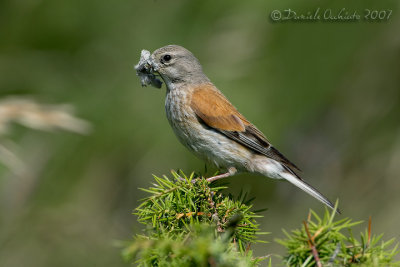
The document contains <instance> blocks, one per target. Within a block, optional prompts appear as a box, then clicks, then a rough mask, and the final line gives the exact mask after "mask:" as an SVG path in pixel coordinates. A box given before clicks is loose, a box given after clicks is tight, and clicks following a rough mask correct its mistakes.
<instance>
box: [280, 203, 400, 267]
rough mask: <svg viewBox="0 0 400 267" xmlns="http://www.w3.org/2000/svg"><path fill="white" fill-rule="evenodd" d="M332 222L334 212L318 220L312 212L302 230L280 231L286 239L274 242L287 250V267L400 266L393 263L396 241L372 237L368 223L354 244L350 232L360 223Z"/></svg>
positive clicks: (349, 221)
mask: <svg viewBox="0 0 400 267" xmlns="http://www.w3.org/2000/svg"><path fill="white" fill-rule="evenodd" d="M334 218H335V211H332V213H329V211H328V210H325V214H324V216H323V217H322V218H321V217H320V216H318V215H317V214H316V213H315V212H314V211H312V210H311V211H310V213H309V215H308V219H307V221H304V222H303V226H302V227H301V228H299V229H295V230H292V231H291V232H290V233H289V232H287V231H285V230H283V232H284V234H285V235H286V239H277V240H276V241H277V242H278V243H280V244H281V245H283V246H284V247H285V248H286V249H287V254H286V255H285V256H284V262H285V263H286V264H287V266H302V267H309V266H375V267H378V266H400V262H395V261H394V256H395V255H396V254H397V253H398V252H399V250H398V246H397V245H395V246H392V245H393V243H394V241H395V240H394V239H390V240H389V241H386V242H385V241H382V236H383V234H380V235H373V234H372V233H371V219H370V221H369V224H368V228H367V229H366V230H365V232H364V233H361V238H360V240H357V239H356V238H355V237H354V235H353V230H352V228H353V227H354V226H356V225H359V224H361V223H362V222H361V221H357V222H353V221H352V220H351V219H349V218H343V219H340V220H337V221H334Z"/></svg>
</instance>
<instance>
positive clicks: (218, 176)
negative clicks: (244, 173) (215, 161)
mask: <svg viewBox="0 0 400 267" xmlns="http://www.w3.org/2000/svg"><path fill="white" fill-rule="evenodd" d="M235 173H237V170H236V168H235V167H230V168H228V172H226V173H222V174H219V175H216V176H213V177H209V178H207V182H209V183H211V182H214V181H216V180H219V179H222V178H227V177H229V176H232V175H234V174H235Z"/></svg>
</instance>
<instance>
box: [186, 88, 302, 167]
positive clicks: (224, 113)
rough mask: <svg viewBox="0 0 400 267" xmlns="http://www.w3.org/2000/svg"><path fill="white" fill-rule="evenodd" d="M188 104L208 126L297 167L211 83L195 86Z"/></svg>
mask: <svg viewBox="0 0 400 267" xmlns="http://www.w3.org/2000/svg"><path fill="white" fill-rule="evenodd" d="M190 106H191V108H192V109H193V111H194V112H195V113H196V115H197V116H198V118H200V119H201V120H202V121H203V122H204V123H205V124H206V125H207V126H209V127H211V128H213V129H215V130H217V131H219V132H221V133H222V134H224V135H225V136H227V137H228V138H230V139H232V140H234V141H236V142H238V143H240V144H241V145H243V146H245V147H247V148H250V149H251V150H253V151H254V152H256V153H260V154H263V155H265V156H267V157H269V158H271V159H274V160H276V161H278V162H280V163H282V164H284V165H285V166H286V167H288V168H290V169H291V170H292V171H293V169H295V170H300V169H299V168H298V167H297V166H296V165H294V164H293V163H292V162H291V161H289V160H288V159H287V158H286V157H285V156H284V155H282V154H281V153H280V152H279V151H278V150H277V149H276V148H274V147H273V146H272V145H271V143H270V142H269V141H268V140H267V138H266V137H265V135H264V134H263V133H262V132H261V131H260V130H258V129H257V128H256V127H255V126H254V125H252V124H251V123H250V122H249V121H248V120H247V119H246V118H245V117H244V116H243V115H242V114H240V113H239V111H237V109H236V108H235V107H234V106H233V105H232V104H231V103H230V102H229V101H228V100H227V99H226V97H225V96H224V95H223V94H222V93H221V92H219V91H218V90H217V89H216V88H215V86H214V85H212V84H205V85H202V86H199V87H196V88H195V89H194V91H193V94H192V99H191V102H190Z"/></svg>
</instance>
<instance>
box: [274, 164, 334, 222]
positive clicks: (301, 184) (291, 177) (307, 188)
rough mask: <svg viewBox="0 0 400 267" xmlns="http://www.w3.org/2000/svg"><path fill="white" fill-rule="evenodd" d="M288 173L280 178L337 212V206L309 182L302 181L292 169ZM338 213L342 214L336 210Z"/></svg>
mask: <svg viewBox="0 0 400 267" xmlns="http://www.w3.org/2000/svg"><path fill="white" fill-rule="evenodd" d="M287 171H288V172H282V173H280V175H279V176H281V177H282V178H283V179H285V180H287V181H288V182H290V183H292V184H294V185H295V186H297V187H298V188H300V189H301V190H303V191H304V192H306V193H307V194H309V195H311V196H313V197H314V198H316V199H317V200H319V201H320V202H322V203H324V204H325V205H326V206H328V207H329V208H331V209H333V210H335V206H334V205H333V204H332V202H331V201H330V200H329V199H328V198H326V197H325V196H323V195H322V194H321V193H320V192H319V191H318V190H317V189H315V188H314V187H312V186H311V185H309V184H308V183H307V182H305V181H304V180H303V179H301V178H300V177H299V176H297V175H296V174H295V173H293V172H292V171H291V170H290V169H289V170H287ZM336 212H337V213H339V214H341V212H340V210H339V209H336Z"/></svg>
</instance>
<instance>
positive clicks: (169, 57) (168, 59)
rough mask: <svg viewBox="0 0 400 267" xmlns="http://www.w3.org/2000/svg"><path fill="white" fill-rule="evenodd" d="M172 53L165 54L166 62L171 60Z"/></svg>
mask: <svg viewBox="0 0 400 267" xmlns="http://www.w3.org/2000/svg"><path fill="white" fill-rule="evenodd" d="M171 58H172V57H171V55H168V54H167V55H165V56H163V60H164V61H165V62H168V61H170V60H171Z"/></svg>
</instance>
